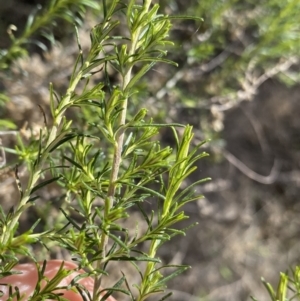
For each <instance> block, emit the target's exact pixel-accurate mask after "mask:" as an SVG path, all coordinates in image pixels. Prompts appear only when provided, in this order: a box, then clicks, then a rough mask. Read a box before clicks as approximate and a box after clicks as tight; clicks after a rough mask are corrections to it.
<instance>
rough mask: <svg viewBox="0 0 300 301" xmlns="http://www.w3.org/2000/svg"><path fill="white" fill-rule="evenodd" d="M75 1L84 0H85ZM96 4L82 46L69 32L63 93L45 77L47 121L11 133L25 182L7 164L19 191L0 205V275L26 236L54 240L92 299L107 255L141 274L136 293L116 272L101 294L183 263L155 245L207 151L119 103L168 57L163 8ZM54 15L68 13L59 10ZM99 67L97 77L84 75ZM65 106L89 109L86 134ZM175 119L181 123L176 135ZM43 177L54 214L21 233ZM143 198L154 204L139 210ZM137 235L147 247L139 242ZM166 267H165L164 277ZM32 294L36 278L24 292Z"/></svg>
mask: <svg viewBox="0 0 300 301" xmlns="http://www.w3.org/2000/svg"><path fill="white" fill-rule="evenodd" d="M64 3H65V4H66V5H67V3H69V2H68V1H53V2H51V5H50V6H49V14H50V15H51V16H53V17H54V16H57V12H58V11H60V10H58V8H57V6H59V5H63V4H64ZM82 5H83V6H82V8H84V7H86V6H92V4H91V3H90V2H89V1H84V2H83V3H82ZM63 7H65V6H63ZM102 10H103V19H102V21H101V22H100V23H98V24H97V25H95V26H94V28H93V29H92V30H91V34H90V40H91V46H90V50H89V52H88V53H87V54H83V52H82V49H81V45H80V41H79V40H78V49H79V50H78V56H77V59H76V61H75V63H74V67H73V71H72V74H71V76H70V81H69V85H68V88H67V90H66V92H65V94H63V95H61V96H58V94H57V93H56V91H55V88H54V87H53V85H52V84H50V86H49V92H50V109H51V115H52V124H51V125H48V124H47V123H46V122H45V124H44V126H43V127H41V129H40V133H39V136H38V137H35V138H32V139H31V140H30V141H29V142H25V141H23V140H22V139H21V137H20V141H19V146H18V147H17V148H16V150H15V152H16V153H17V154H18V155H19V159H20V162H23V163H26V166H27V169H28V174H29V179H28V181H27V182H26V183H25V184H24V183H23V182H22V181H20V179H19V173H18V168H16V171H15V176H16V178H17V180H18V189H19V194H20V197H19V200H18V202H17V205H16V207H15V208H14V207H13V208H11V210H10V212H8V213H6V212H4V210H2V209H1V212H0V213H1V219H0V260H1V263H3V265H4V266H5V269H4V270H3V272H2V276H5V275H6V274H5V273H7V272H8V271H9V269H10V268H11V264H10V262H14V263H15V262H18V260H19V258H20V256H26V257H30V258H32V259H33V260H34V261H35V255H34V254H32V252H31V245H32V244H34V243H39V244H41V245H42V246H43V247H44V248H46V249H48V250H51V247H53V246H56V247H57V246H58V247H60V248H62V249H64V250H67V251H68V252H69V254H70V255H71V256H72V257H73V258H74V260H76V262H77V263H78V265H79V268H85V269H86V270H87V275H90V276H92V277H94V279H95V288H94V295H93V296H92V297H91V298H92V300H99V297H100V294H101V293H102V289H101V287H100V284H101V279H102V277H104V276H107V275H108V272H107V265H108V263H109V262H110V261H125V262H130V263H131V264H132V265H134V267H135V268H136V270H137V272H138V273H139V275H140V278H141V279H140V283H137V284H135V287H136V288H137V294H136V297H134V293H132V292H131V290H130V288H129V286H128V284H127V279H126V277H125V275H123V276H122V277H121V278H120V280H119V281H118V282H117V283H116V284H115V285H114V286H113V287H112V288H110V289H108V290H106V291H107V294H106V295H105V296H104V297H103V298H105V297H107V296H109V295H110V294H111V293H112V292H113V291H116V290H118V291H121V292H124V293H125V294H127V295H129V296H130V297H131V299H133V300H145V299H147V298H148V297H149V296H151V295H153V294H156V293H161V292H163V291H164V289H165V284H166V282H167V281H168V280H169V279H171V278H173V277H175V276H177V275H178V274H179V273H181V272H183V271H185V270H186V269H187V266H176V265H175V266H173V265H172V266H164V265H163V264H161V262H160V259H159V258H158V257H157V250H158V248H159V247H160V246H161V245H162V244H163V243H165V242H167V241H169V240H170V239H171V238H172V237H173V236H174V235H177V234H184V233H185V232H184V230H181V229H177V226H176V225H177V224H178V223H179V222H181V221H183V220H185V219H187V218H188V216H186V215H185V213H184V211H183V206H184V205H185V204H186V203H188V202H191V201H193V200H196V199H198V198H200V197H201V196H200V195H198V194H197V193H196V191H195V189H194V188H195V186H196V185H198V184H200V183H201V182H202V181H204V180H199V181H197V182H195V183H194V184H192V185H190V186H187V187H186V188H184V189H182V186H183V184H184V183H185V181H186V179H187V177H188V176H190V175H191V173H193V172H194V171H195V169H196V162H197V161H198V160H199V159H201V158H203V157H205V156H206V155H207V154H206V153H204V152H202V153H201V152H200V147H201V146H202V143H200V144H199V145H196V146H194V147H193V146H192V138H193V132H192V127H191V126H189V125H187V126H184V125H178V124H157V123H154V121H153V120H152V119H151V118H149V117H147V109H145V108H142V109H139V110H137V112H135V113H134V114H133V115H132V116H131V115H130V116H129V115H128V108H129V107H131V110H132V111H134V107H132V104H131V97H132V95H134V94H138V89H137V88H136V87H137V84H138V82H139V81H140V79H141V78H142V77H143V76H144V75H145V74H146V73H147V72H148V71H149V70H150V69H151V68H152V67H153V66H154V65H155V64H157V63H160V62H164V63H170V64H174V65H176V64H175V63H173V62H171V61H169V60H167V59H165V58H164V56H165V55H166V54H167V52H166V47H167V46H170V45H171V44H172V43H171V42H170V41H169V40H168V35H169V30H170V28H171V22H170V19H169V17H168V16H166V15H162V14H160V13H159V6H158V5H157V4H152V1H149V0H146V1H143V3H142V4H140V3H139V2H138V1H134V0H131V1H129V3H128V4H125V3H123V2H121V1H117V0H113V1H111V2H110V3H109V4H108V3H106V1H103V7H102ZM55 11H56V13H54V12H55ZM62 11H64V10H63V8H62ZM60 12H61V11H60ZM61 15H64V14H63V13H61ZM121 16H126V22H127V32H125V34H124V35H123V36H116V35H115V32H116V28H117V27H118V26H119V24H120V22H119V18H121ZM64 18H66V19H68V14H67V15H66V16H65V17H64ZM70 18H71V17H70ZM43 22H44V21H43V17H34V18H33V19H32V20H31V21H30V22H29V23H28V24H29V25H28V26H27V29H26V30H27V31H28V32H30V30H33V29H35V28H36V27H40V25H41V24H43ZM34 24H39V26H37V25H34ZM26 30H25V32H27V31H26ZM27 35H29V33H27ZM25 36H26V35H25ZM18 43H19V42H18ZM22 43H23V42H22ZM108 68H113V69H115V70H116V72H117V73H118V75H119V78H120V80H119V82H118V83H117V84H115V85H110V83H109V82H108V81H107V80H106V79H107V78H108V73H107V70H108ZM99 73H102V76H103V77H102V78H103V80H101V81H98V82H97V83H95V84H93V78H94V76H95V74H99ZM73 108H76V109H77V110H78V109H79V110H80V109H85V110H87V111H88V110H92V112H93V114H95V116H96V118H94V119H93V122H92V123H91V124H90V127H91V128H93V131H92V132H93V134H90V133H88V132H85V131H83V130H82V129H81V128H80V127H75V126H73V123H72V119H68V118H67V117H66V113H67V112H69V111H70V110H72V109H73ZM44 117H45V116H44ZM95 120H96V121H95ZM165 127H168V128H170V129H171V130H172V133H173V136H174V139H175V141H176V145H175V148H174V149H173V148H172V147H171V146H162V145H161V143H160V142H159V141H158V138H157V135H158V133H159V131H160V129H162V128H165ZM179 127H180V128H183V129H182V131H181V135H179V134H178V128H179ZM53 183H57V184H59V185H60V187H61V194H62V199H63V204H62V206H61V208H60V212H61V214H60V216H59V217H58V218H57V221H56V222H55V223H54V225H53V227H52V228H51V229H46V230H45V231H44V232H40V231H38V230H36V229H37V225H38V224H39V223H40V221H39V220H38V221H37V222H36V223H35V224H34V225H33V226H32V227H31V228H30V230H29V231H26V232H25V233H22V229H20V227H19V220H20V218H21V216H22V215H23V214H24V213H25V212H26V211H27V210H28V209H29V208H30V207H32V206H34V205H35V204H37V201H38V199H39V198H41V197H42V191H43V188H45V187H47V186H48V185H49V184H53ZM145 202H149V203H151V204H153V205H152V207H153V206H155V207H156V209H155V210H153V211H151V212H149V211H147V210H146V209H145V206H144V203H145ZM0 208H1V207H0ZM133 210H135V211H138V212H139V213H140V216H141V217H142V218H143V219H144V222H145V224H146V225H147V226H146V229H145V230H144V231H143V230H142V229H139V224H137V229H136V231H135V232H134V234H132V231H131V230H132V229H129V228H127V227H126V223H125V221H126V220H128V219H129V218H130V214H131V213H132V211H133ZM147 241H148V242H149V243H150V245H149V248H148V249H144V243H145V242H147ZM141 261H142V262H145V263H146V267H145V269H144V270H143V269H141V267H140V266H139V265H138V263H139V262H141ZM166 268H171V269H172V270H173V272H171V273H170V274H169V275H167V276H164V273H165V270H166ZM64 273H65V271H64V269H61V271H59V272H58V274H57V280H59V279H60V277H62V278H63V277H65V276H66V275H65V274H64ZM42 274H43V273H41V275H42ZM41 279H42V276H41ZM53 281H54V280H53ZM49 285H50V283H49ZM121 285H123V287H124V285H125V287H126V288H125V289H124V288H122V286H121ZM54 288H55V285H53V286H51V287H49V288H48V286H47V287H45V288H44V290H43V291H45V290H46V291H45V292H43V294H44V293H45V294H46V296H47V297H48V298H50V297H51V298H53V295H52V293H53V289H54ZM40 294H41V292H40V290H39V286H38V285H37V288H36V290H35V294H34V296H33V298H34V297H35V296H38V295H40Z"/></svg>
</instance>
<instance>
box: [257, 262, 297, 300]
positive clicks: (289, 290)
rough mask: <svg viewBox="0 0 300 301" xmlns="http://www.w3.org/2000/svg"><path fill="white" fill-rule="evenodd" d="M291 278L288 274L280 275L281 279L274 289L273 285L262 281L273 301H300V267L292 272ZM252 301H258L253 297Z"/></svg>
mask: <svg viewBox="0 0 300 301" xmlns="http://www.w3.org/2000/svg"><path fill="white" fill-rule="evenodd" d="M291 274H292V275H291V276H290V275H289V273H288V272H286V273H280V279H279V282H278V285H277V288H275V289H274V288H273V287H272V285H271V284H270V283H268V282H266V281H265V280H264V279H262V282H263V284H264V286H265V287H266V289H267V291H268V293H269V296H270V300H271V301H292V300H299V297H300V267H299V266H296V267H295V269H294V270H291ZM252 300H254V301H257V299H256V298H254V297H252Z"/></svg>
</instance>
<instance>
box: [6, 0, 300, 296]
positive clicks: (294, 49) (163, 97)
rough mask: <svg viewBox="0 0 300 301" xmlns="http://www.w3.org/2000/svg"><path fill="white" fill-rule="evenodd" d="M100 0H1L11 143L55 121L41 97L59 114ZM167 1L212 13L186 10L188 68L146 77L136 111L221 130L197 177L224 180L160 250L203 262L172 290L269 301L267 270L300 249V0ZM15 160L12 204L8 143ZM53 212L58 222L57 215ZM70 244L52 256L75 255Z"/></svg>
mask: <svg viewBox="0 0 300 301" xmlns="http://www.w3.org/2000/svg"><path fill="white" fill-rule="evenodd" d="M52 2H53V3H56V2H57V3H59V2H61V3H64V5H65V6H64V8H65V10H64V9H63V8H62V9H61V10H59V11H58V12H56V13H55V14H53V16H52V17H51V18H49V20H46V21H47V22H45V24H44V25H43V28H38V29H37V30H36V31H33V32H32V33H31V35H30V37H29V36H28V37H26V38H25V39H24V40H23V41H22V43H20V44H17V45H14V44H12V43H13V42H12V41H11V38H10V37H9V35H10V36H11V37H12V35H14V36H15V37H16V38H18V37H22V33H24V32H26V30H27V29H28V28H29V27H28V24H30V23H28V18H29V20H30V18H32V16H33V15H32V13H33V12H36V13H37V16H39V14H40V15H42V14H43V9H46V7H47V5H49V3H52ZM98 2H99V1H96V0H85V1H84V0H73V1H70V0H64V1H63V0H60V1H46V0H45V1H42V0H40V1H38V0H22V1H21V0H11V1H4V0H0V68H1V70H0V93H1V96H0V127H1V128H0V138H1V141H2V145H3V146H5V147H9V146H12V145H14V144H16V143H17V142H16V131H21V134H22V136H23V138H24V139H28V141H30V139H31V138H32V137H34V136H35V135H38V132H39V126H40V125H41V124H42V123H43V116H42V114H41V112H40V110H39V108H38V106H39V105H40V106H42V107H43V110H44V111H45V112H46V113H48V111H49V93H48V86H49V82H53V84H54V87H55V89H56V91H57V93H60V92H61V93H63V91H64V89H65V87H66V86H67V83H68V77H69V76H70V73H71V68H72V65H73V64H74V59H75V57H76V54H77V52H78V46H77V44H76V38H75V33H74V32H75V30H74V27H73V25H72V22H73V20H76V23H77V24H78V25H79V36H80V41H81V44H82V47H83V50H84V49H87V48H88V47H89V30H90V28H91V27H92V26H94V25H95V24H96V23H97V22H101V17H100V16H101V13H100V9H99V3H100V2H99V3H98ZM156 2H157V3H159V4H160V6H161V10H162V11H163V12H164V13H167V14H169V15H171V16H178V15H194V16H197V17H202V18H203V22H200V21H193V20H180V19H178V20H177V19H174V26H173V30H172V33H171V40H173V41H174V42H175V47H173V48H171V49H170V51H169V58H170V59H172V60H174V61H176V62H178V63H179V67H178V68H175V67H172V66H168V65H156V66H155V68H154V70H152V71H151V72H150V73H149V74H148V76H147V77H146V78H144V79H143V80H142V81H141V82H140V87H139V88H140V90H139V93H138V94H136V95H134V97H133V99H132V107H131V110H132V112H136V110H137V107H147V108H148V109H149V111H150V115H151V116H153V118H154V119H155V120H156V121H158V122H159V121H167V122H180V123H188V124H192V125H193V126H194V129H195V143H197V142H199V141H200V140H203V139H211V141H210V143H209V144H207V145H206V147H207V151H208V152H209V153H210V158H209V159H207V160H202V161H201V162H200V165H199V168H198V174H194V175H193V178H191V179H190V181H195V180H197V179H199V178H203V177H207V176H209V177H212V178H213V180H212V181H211V182H209V183H207V184H205V185H202V186H199V187H197V189H198V190H199V191H200V192H203V194H204V195H205V198H204V199H201V200H199V201H197V202H195V203H191V204H189V205H188V206H187V207H186V211H187V213H188V214H189V215H190V217H191V219H192V221H193V222H195V221H197V222H199V225H198V226H196V227H194V228H192V229H190V230H189V231H188V235H187V237H177V238H176V239H175V241H172V242H171V243H170V244H169V245H168V246H167V248H164V249H162V250H161V253H160V255H161V256H162V258H163V259H164V260H165V261H166V262H167V263H172V262H173V263H176V264H178V263H184V264H190V265H192V267H193V268H192V270H189V271H188V272H187V273H185V274H184V275H182V276H180V277H178V278H176V279H174V280H173V282H172V283H170V289H172V290H174V295H173V297H172V300H181V301H183V300H191V301H194V300H203V301H204V300H205V301H226V300H249V296H250V295H254V296H255V297H257V298H258V299H259V300H264V298H265V300H266V299H267V298H266V292H265V289H264V288H263V285H262V284H261V282H260V277H261V276H263V277H264V278H265V279H267V280H268V281H270V282H271V283H275V282H276V281H277V279H278V275H279V271H285V270H286V269H288V268H289V267H290V266H294V265H295V264H297V263H299V259H300V255H299V251H298V250H299V247H300V244H299V234H300V222H299V217H298V216H299V213H300V203H299V200H298V199H299V190H300V160H299V159H300V138H299V137H300V136H299V130H300V119H299V114H300V101H299V95H300V85H299V81H300V73H299V66H300V22H299V15H300V2H299V1H298V0H286V1H281V0H266V1H258V0H240V1H239V0H198V1H196V0H162V1H156ZM87 7H89V10H88V13H86V12H85V11H86V9H87ZM70 12H72V13H70ZM11 24H13V25H15V26H16V28H17V30H16V31H15V29H16V28H14V27H11V26H10V25H11ZM26 24H27V25H26ZM26 26H27V27H26ZM54 41H56V42H55V43H54ZM53 43H54V44H53ZM11 45H14V47H11ZM16 58H20V59H19V60H16ZM12 62H14V63H13V64H12ZM109 74H110V78H109V79H108V80H109V81H110V82H111V83H112V84H113V83H114V82H117V78H116V74H115V73H114V70H109ZM96 80H97V79H96ZM98 80H101V78H98ZM70 114H72V115H73V116H72V117H73V118H75V119H76V122H77V125H78V126H79V127H82V128H85V129H86V130H90V128H89V126H88V122H92V121H96V119H95V118H96V117H95V115H94V114H93V112H92V111H91V110H90V109H89V110H86V111H83V112H80V113H79V112H76V111H73V112H71V113H70ZM170 137H171V135H170V133H169V132H168V131H165V132H162V134H161V141H162V143H171V144H172V143H173V142H174V141H172V139H171V138H170ZM2 159H3V154H2ZM6 160H7V164H6V165H5V166H4V164H2V165H3V166H2V167H3V168H2V169H1V170H0V180H1V182H0V187H1V189H0V204H1V205H2V204H3V206H4V207H7V208H8V207H9V205H10V206H11V204H12V203H13V202H14V200H15V199H16V195H17V191H16V188H15V186H14V185H15V184H14V177H13V173H12V171H11V169H10V167H9V166H13V165H14V164H15V163H16V161H21V160H22V158H17V157H16V156H14V155H13V154H9V153H7V154H6ZM0 163H1V162H0ZM20 163H21V162H20ZM7 166H8V167H7ZM58 195H59V193H58V192H57V187H55V186H50V187H48V188H47V190H45V192H44V195H43V200H44V204H42V205H43V206H44V207H41V208H46V207H49V204H50V202H49V201H50V200H56V198H57V197H58ZM33 210H34V212H30V214H28V215H27V216H23V220H22V222H23V223H24V227H25V228H26V224H32V220H33V221H34V220H35V219H36V217H37V216H39V217H41V216H42V215H43V214H44V212H43V210H41V209H39V208H35V209H33ZM49 210H50V212H51V210H54V209H48V211H47V212H49ZM45 212H46V211H45ZM53 214H55V212H53ZM43 218H44V220H45V227H46V225H47V223H51V214H48V216H45V214H44V217H43ZM133 224H134V221H133ZM60 252H61V251H60V250H57V251H53V254H50V256H51V257H53V258H54V257H56V258H65V257H64V256H66V254H61V253H60Z"/></svg>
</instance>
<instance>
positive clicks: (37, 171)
mask: <svg viewBox="0 0 300 301" xmlns="http://www.w3.org/2000/svg"><path fill="white" fill-rule="evenodd" d="M88 64H89V61H86V63H85V66H86V65H88ZM81 70H83V69H81ZM81 70H80V71H79V72H78V74H77V76H76V77H75V78H74V80H73V81H72V83H71V84H70V86H69V89H68V91H67V93H66V96H65V97H64V98H63V100H62V101H61V103H60V106H61V107H62V109H61V110H60V111H59V112H58V114H57V116H55V119H54V123H53V126H52V128H51V130H50V133H49V135H48V138H47V142H46V144H45V148H44V152H43V153H42V154H41V157H40V158H39V160H38V161H37V162H36V165H34V166H33V167H32V170H31V172H30V177H29V180H28V183H27V187H26V189H25V191H24V194H23V196H22V198H21V200H20V203H19V205H18V208H17V210H16V211H15V213H14V215H13V216H12V218H11V219H10V220H9V221H8V222H7V226H6V230H5V231H3V235H2V236H1V237H0V246H3V247H5V246H6V245H7V243H8V241H9V239H10V237H11V236H12V234H13V233H14V229H15V227H16V225H17V223H18V221H19V219H20V216H21V215H22V213H23V211H24V210H22V208H24V207H25V206H29V205H27V202H28V200H29V199H30V195H31V190H32V188H33V187H34V186H35V184H36V182H37V181H38V180H39V178H40V175H41V169H42V166H43V164H44V162H45V160H46V158H47V156H48V152H49V150H48V146H49V145H50V144H51V143H52V142H53V141H54V140H55V139H56V137H57V132H58V129H59V127H60V125H61V122H62V118H63V116H64V113H65V111H66V110H67V108H68V107H69V106H68V104H70V102H71V96H72V94H73V92H74V90H75V88H76V86H77V84H78V82H79V81H80V79H81V77H82V71H81Z"/></svg>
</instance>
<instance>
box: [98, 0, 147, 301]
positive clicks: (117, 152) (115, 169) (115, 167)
mask: <svg viewBox="0 0 300 301" xmlns="http://www.w3.org/2000/svg"><path fill="white" fill-rule="evenodd" d="M150 4H151V0H146V1H144V5H143V11H142V12H141V14H146V13H147V12H148V10H149V7H150ZM142 29H143V28H142V27H141V26H139V27H138V28H137V29H136V30H135V32H132V33H131V47H130V50H129V53H128V56H129V63H130V62H131V61H132V58H133V55H134V54H135V53H136V50H137V45H138V42H139V38H140V33H141V30H142ZM132 68H133V66H132V65H130V67H129V68H128V69H127V71H126V73H125V75H124V77H123V82H122V91H123V92H125V90H126V88H127V86H128V84H129V83H130V80H131V76H132ZM127 106H128V96H127V95H125V98H124V100H123V102H122V105H121V113H120V117H119V126H122V125H124V124H125V123H126V116H127ZM124 135H125V132H124V130H119V132H118V134H117V137H116V141H115V145H114V155H113V162H112V170H111V174H110V181H109V187H108V193H107V200H106V201H105V207H106V208H105V212H104V219H105V218H106V216H107V214H108V213H109V212H110V209H111V208H112V207H113V203H114V197H115V192H116V181H117V179H118V174H119V170H120V165H121V161H122V158H121V155H122V149H123V144H124ZM106 230H107V231H109V227H108V226H107V229H106ZM107 243H108V236H107V234H105V233H102V235H101V241H100V250H101V252H102V254H101V255H102V256H101V258H102V260H99V261H98V262H97V268H99V269H100V268H101V265H102V263H103V261H105V257H106V246H107ZM101 278H102V274H100V275H99V276H98V277H96V279H95V284H94V294H93V300H94V301H96V300H97V296H99V291H100V290H101V287H100V285H101Z"/></svg>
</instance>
